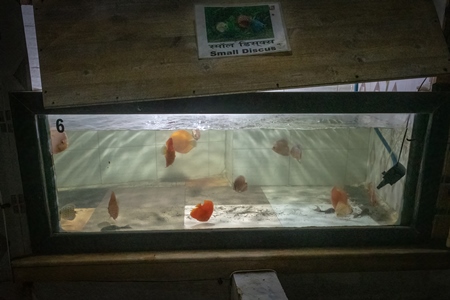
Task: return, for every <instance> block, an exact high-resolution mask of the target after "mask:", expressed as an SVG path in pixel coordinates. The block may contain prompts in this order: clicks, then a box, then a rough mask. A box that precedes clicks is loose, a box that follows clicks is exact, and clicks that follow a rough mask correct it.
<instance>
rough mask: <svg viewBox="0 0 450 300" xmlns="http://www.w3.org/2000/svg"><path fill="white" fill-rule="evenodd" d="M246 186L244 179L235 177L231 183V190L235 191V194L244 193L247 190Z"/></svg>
mask: <svg viewBox="0 0 450 300" xmlns="http://www.w3.org/2000/svg"><path fill="white" fill-rule="evenodd" d="M247 187H248V184H247V182H246V181H245V177H244V176H242V175H240V176H238V177H236V179H235V180H234V183H233V190H235V191H236V192H239V193H241V192H245V191H246V190H247Z"/></svg>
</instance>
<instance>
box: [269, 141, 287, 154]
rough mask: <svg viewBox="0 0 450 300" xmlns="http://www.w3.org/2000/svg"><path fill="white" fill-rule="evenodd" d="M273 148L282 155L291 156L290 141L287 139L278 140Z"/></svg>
mask: <svg viewBox="0 0 450 300" xmlns="http://www.w3.org/2000/svg"><path fill="white" fill-rule="evenodd" d="M272 150H273V151H275V152H276V153H278V154H280V155H283V156H289V146H288V141H286V140H285V139H281V140H278V141H277V142H276V143H275V145H274V146H273V147H272Z"/></svg>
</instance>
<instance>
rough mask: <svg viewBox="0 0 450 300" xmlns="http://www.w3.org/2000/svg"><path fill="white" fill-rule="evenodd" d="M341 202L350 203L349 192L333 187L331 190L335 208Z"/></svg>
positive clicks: (332, 202)
mask: <svg viewBox="0 0 450 300" xmlns="http://www.w3.org/2000/svg"><path fill="white" fill-rule="evenodd" d="M339 202H342V203H343V204H347V205H348V196H347V193H346V192H345V191H344V190H342V189H340V188H338V187H333V189H332V190H331V205H333V208H334V209H336V207H337V205H338V203H339Z"/></svg>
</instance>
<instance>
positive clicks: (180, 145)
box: [170, 130, 197, 153]
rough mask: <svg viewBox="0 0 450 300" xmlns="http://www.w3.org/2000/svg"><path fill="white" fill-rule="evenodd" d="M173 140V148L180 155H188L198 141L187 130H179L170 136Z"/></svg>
mask: <svg viewBox="0 0 450 300" xmlns="http://www.w3.org/2000/svg"><path fill="white" fill-rule="evenodd" d="M170 138H171V139H172V140H173V147H174V149H175V151H176V152H178V153H188V152H189V151H191V150H192V149H193V148H194V147H195V146H196V145H197V141H196V140H195V139H194V137H192V134H191V133H189V132H187V131H186V130H177V131H175V132H174V133H172V134H171V135H170Z"/></svg>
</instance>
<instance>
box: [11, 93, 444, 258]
mask: <svg viewBox="0 0 450 300" xmlns="http://www.w3.org/2000/svg"><path fill="white" fill-rule="evenodd" d="M11 109H12V113H13V122H14V129H15V135H16V140H17V149H18V155H19V161H20V166H21V173H22V178H23V182H24V196H25V200H26V204H27V212H30V211H31V212H33V213H31V214H30V213H28V214H27V217H28V222H29V223H30V234H31V236H32V241H31V242H32V247H33V249H36V251H37V252H42V253H54V252H57V253H77V252H86V251H88V252H92V251H94V252H104V251H127V250H133V251H134V250H179V249H218V248H220V249H236V248H290V247H305V246H352V245H353V246H358V245H359V246H362V245H388V244H389V245H392V244H411V243H417V242H419V241H423V240H424V239H423V238H424V236H425V237H426V236H428V235H429V233H430V231H431V223H432V218H433V209H432V207H433V205H434V203H435V198H436V197H437V190H438V189H437V186H438V185H439V176H440V169H439V168H440V167H441V166H442V161H443V158H444V153H445V139H444V138H442V137H443V136H446V134H447V133H448V132H447V131H448V127H449V126H448V122H449V120H448V117H447V116H448V112H449V107H448V103H447V102H446V101H445V96H443V95H440V94H434V93H351V92H350V93H347V92H342V93H327V92H324V93H309V92H305V93H296V92H292V93H276V92H274V93H254V94H237V95H223V96H214V97H196V98H187V99H172V100H164V101H143V102H136V103H122V104H116V105H98V106H91V107H76V108H57V109H46V108H44V107H42V95H41V94H40V93H18V94H16V95H13V97H12V100H11ZM443 128H446V130H447V131H446V130H445V129H443ZM441 160H442V161H441ZM433 201H434V202H433ZM430 208H431V209H430Z"/></svg>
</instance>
